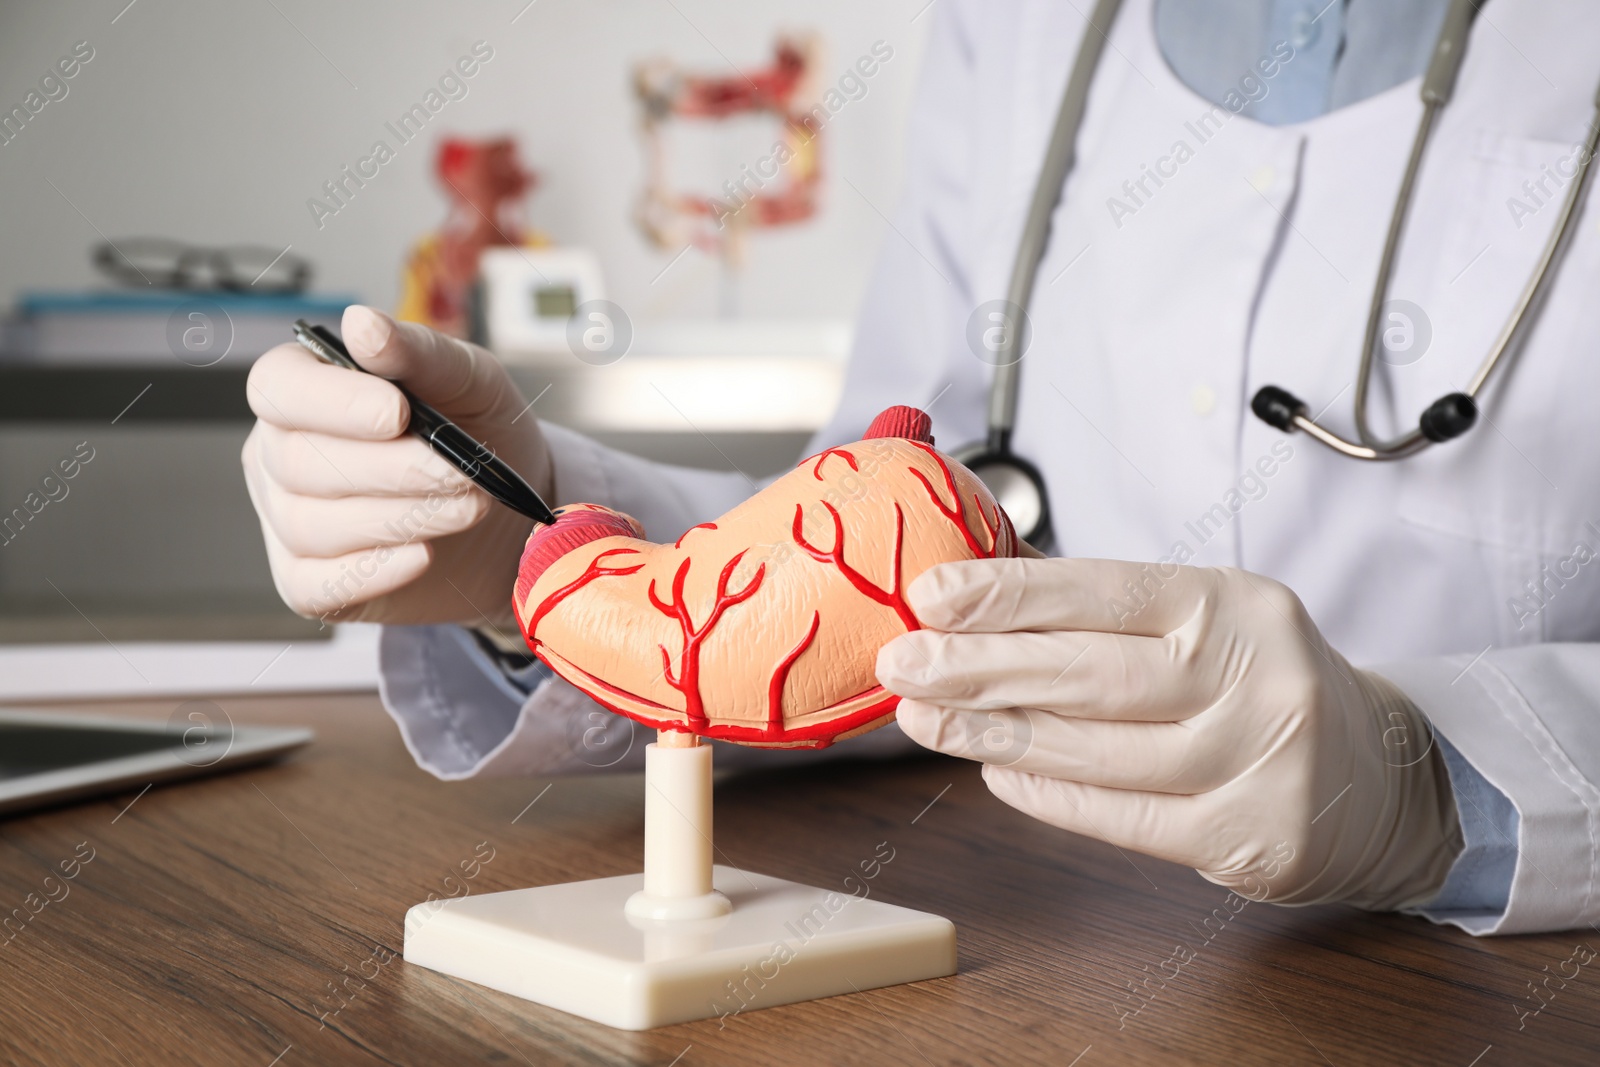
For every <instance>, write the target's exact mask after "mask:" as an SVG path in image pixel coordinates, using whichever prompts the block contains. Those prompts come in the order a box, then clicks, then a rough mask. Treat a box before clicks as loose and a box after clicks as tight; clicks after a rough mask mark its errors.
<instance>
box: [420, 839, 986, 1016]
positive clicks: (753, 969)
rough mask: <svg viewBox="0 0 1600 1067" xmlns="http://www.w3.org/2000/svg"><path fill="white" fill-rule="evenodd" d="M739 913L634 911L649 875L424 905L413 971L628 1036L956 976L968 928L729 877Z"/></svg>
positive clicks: (722, 870) (876, 904)
mask: <svg viewBox="0 0 1600 1067" xmlns="http://www.w3.org/2000/svg"><path fill="white" fill-rule="evenodd" d="M712 881H713V884H714V885H715V886H716V888H717V889H718V890H719V891H721V892H722V893H723V894H725V895H726V896H727V897H728V899H729V900H730V901H731V902H732V903H733V912H732V914H729V915H723V916H720V917H718V918H715V919H696V920H687V921H682V922H673V923H665V922H652V921H649V920H637V919H630V918H629V917H628V916H627V915H626V914H625V913H624V912H623V904H624V903H625V902H626V901H627V899H628V897H629V896H630V895H632V894H633V893H634V892H636V891H638V890H639V889H640V888H641V887H642V886H643V884H644V876H643V875H640V874H627V875H622V876H620V877H617V878H597V879H595V880H593V881H589V882H569V883H566V884H564V885H548V886H540V887H537V888H534V889H514V890H511V891H509V892H505V893H488V894H485V895H482V896H468V897H458V898H456V899H453V900H446V901H442V902H439V903H438V904H436V905H428V904H418V905H417V906H416V907H414V908H412V909H411V910H410V911H409V912H407V913H406V940H405V946H406V947H405V959H406V962H408V963H414V964H417V965H419V966H422V967H427V968H430V969H432V970H435V971H442V972H444V973H445V974H449V975H454V976H455V977H457V978H464V979H466V980H467V981H469V982H476V983H478V984H479V985H485V986H488V987H490V988H491V989H498V990H500V991H501V992H504V993H510V994H512V995H513V996H518V997H522V998H524V999H526V1000H532V1001H536V1002H537V1003H540V1004H545V1005H548V1006H549V1007H552V1008H559V1009H560V1010H561V1011H565V1012H571V1013H572V1014H573V1015H581V1016H583V1017H584V1018H586V1019H593V1020H595V1021H596V1022H601V1023H605V1024H606V1025H608V1026H615V1027H618V1028H620V1029H623V1030H648V1029H650V1028H651V1027H655V1026H665V1025H667V1024H669V1023H681V1022H688V1021H689V1020H691V1019H708V1018H712V1017H717V1016H722V1015H725V1014H732V1013H735V1012H739V1011H750V1010H754V1009H756V1008H768V1007H772V1006H774V1005H777V1004H792V1003H794V1002H795V1001H800V1000H814V999H816V998H818V997H831V996H834V995H836V994H839V993H852V992H856V991H859V990H863V989H873V988H876V987H879V986H887V985H898V984H900V983H901V982H917V981H921V980H923V979H925V978H940V977H943V976H945V975H949V974H955V973H956V930H955V927H954V926H953V925H951V923H950V920H948V919H944V918H941V917H939V916H937V915H929V914H927V913H926V912H920V911H912V910H911V909H909V908H901V907H897V906H895V905H893V904H885V903H883V902H881V901H877V900H870V899H865V900H864V899H860V898H858V897H855V896H852V895H850V894H848V893H836V892H832V891H830V890H826V889H815V888H812V887H811V886H805V885H799V884H797V883H795V882H786V881H784V880H783V879H781V878H770V877H768V876H766V875H764V874H751V873H747V872H745V871H741V870H738V869H737V868H733V867H717V868H715V872H714V874H713V877H712Z"/></svg>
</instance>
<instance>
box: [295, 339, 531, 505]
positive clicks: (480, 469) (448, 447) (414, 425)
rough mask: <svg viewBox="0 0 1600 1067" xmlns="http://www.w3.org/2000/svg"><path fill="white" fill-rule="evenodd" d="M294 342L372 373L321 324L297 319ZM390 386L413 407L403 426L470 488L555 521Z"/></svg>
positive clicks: (507, 476) (444, 423) (459, 436)
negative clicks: (466, 479) (407, 420)
mask: <svg viewBox="0 0 1600 1067" xmlns="http://www.w3.org/2000/svg"><path fill="white" fill-rule="evenodd" d="M294 339H295V340H296V341H299V342H300V344H301V345H302V346H304V347H305V348H306V350H307V351H309V352H310V353H311V354H312V355H314V356H316V357H317V358H318V359H320V360H322V361H323V362H324V363H331V364H333V365H334V366H335V367H344V368H345V369H346V370H354V371H360V372H361V373H363V374H370V373H371V372H370V371H368V370H367V369H366V368H365V367H363V366H361V364H359V363H357V362H356V361H355V360H354V359H352V358H351V357H350V350H349V349H347V348H345V346H344V342H343V341H341V340H339V336H338V335H337V334H335V333H334V332H333V331H332V330H330V329H328V328H327V327H325V326H313V325H311V324H310V323H309V322H307V321H306V320H305V319H296V320H295V323H294ZM391 384H393V385H394V387H395V388H396V389H399V390H400V392H401V394H402V395H404V396H405V398H406V402H407V403H408V404H410V405H411V421H410V422H408V423H407V424H406V429H407V430H409V431H410V432H412V433H414V434H416V435H417V436H418V437H420V438H422V439H423V440H424V441H426V442H428V447H430V448H432V449H433V450H434V451H435V452H437V453H439V455H441V456H443V457H444V458H445V459H446V460H447V461H448V462H449V463H450V465H451V466H452V467H454V468H455V469H456V470H458V471H460V472H461V473H462V474H465V475H466V476H467V477H468V478H471V479H472V481H473V484H475V485H477V486H478V488H480V489H482V490H483V491H484V492H485V493H488V494H489V495H490V496H492V497H494V498H495V499H496V500H498V501H500V503H502V504H504V505H505V506H506V507H508V508H510V509H511V510H512V511H515V512H516V513H517V514H519V515H526V516H527V517H528V518H530V519H532V520H533V521H534V522H542V523H544V524H546V525H549V524H551V523H553V522H555V521H556V516H555V513H554V512H552V511H551V510H550V505H548V504H546V503H545V502H544V501H543V500H542V499H541V498H540V496H539V494H538V493H536V492H534V491H533V487H532V486H531V485H529V484H528V483H527V482H525V481H523V480H522V476H521V475H519V474H518V473H517V472H516V471H514V470H512V469H511V468H510V467H509V466H507V465H506V464H505V462H504V461H502V460H501V459H500V458H499V457H498V456H496V455H495V454H494V453H493V452H491V451H489V449H488V448H487V447H486V446H484V445H482V444H480V443H478V442H477V441H475V440H473V438H472V436H471V435H470V434H468V433H467V432H466V431H465V430H463V429H462V428H461V427H459V426H457V425H456V424H455V423H453V422H451V421H450V420H449V419H447V418H445V417H444V416H443V415H441V414H439V413H438V412H437V411H435V410H434V409H433V408H431V407H429V406H428V405H427V404H424V403H423V402H422V401H420V400H418V399H417V398H416V397H414V396H412V395H411V392H410V391H409V390H408V389H406V387H405V386H403V385H401V384H400V383H399V382H393V383H391Z"/></svg>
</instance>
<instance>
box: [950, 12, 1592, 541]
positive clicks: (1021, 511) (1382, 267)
mask: <svg viewBox="0 0 1600 1067" xmlns="http://www.w3.org/2000/svg"><path fill="white" fill-rule="evenodd" d="M1482 2H1483V0H1451V4H1450V9H1449V11H1448V12H1447V13H1446V14H1445V19H1444V26H1443V28H1442V29H1441V30H1440V31H1439V39H1438V42H1437V43H1436V44H1435V45H1434V48H1433V57H1432V59H1431V60H1430V61H1429V63H1428V69H1427V72H1426V73H1425V74H1424V75H1423V78H1422V104H1423V110H1422V121H1421V123H1420V124H1419V125H1418V127H1417V135H1416V138H1415V139H1414V140H1413V141H1412V144H1411V157H1410V159H1409V161H1408V162H1407V164H1406V170H1405V175H1404V177H1403V178H1402V179H1401V182H1400V193H1399V196H1398V198H1397V199H1396V200H1395V205H1394V212H1393V214H1392V215H1391V216H1390V219H1389V232H1388V236H1387V238H1386V239H1385V241H1384V246H1383V258H1382V260H1381V261H1380V262H1379V265H1378V277H1377V282H1376V283H1375V285H1374V287H1373V292H1372V304H1371V308H1370V310H1369V312H1368V314H1367V331H1366V335H1365V339H1364V345H1363V348H1362V351H1361V363H1360V370H1359V371H1358V373H1357V376H1356V393H1355V427H1356V436H1357V438H1358V439H1357V440H1355V441H1351V440H1348V439H1346V438H1344V437H1341V436H1340V435H1339V434H1337V433H1335V432H1333V431H1332V430H1330V429H1328V428H1327V427H1325V426H1323V425H1321V424H1320V423H1318V422H1317V421H1316V419H1315V418H1313V417H1312V416H1311V415H1309V414H1308V411H1309V410H1310V409H1309V408H1307V406H1306V404H1305V402H1304V401H1302V400H1300V399H1299V398H1298V397H1296V396H1295V395H1294V394H1293V393H1291V392H1289V391H1288V390H1287V389H1283V388H1280V387H1279V386H1276V385H1266V386H1262V387H1261V389H1260V390H1259V391H1258V392H1257V393H1256V395H1255V397H1254V398H1253V399H1252V400H1251V401H1250V409H1251V410H1252V411H1253V412H1255V414H1256V417H1257V418H1259V419H1261V420H1262V421H1263V422H1266V423H1268V424H1269V425H1271V426H1275V427H1276V428H1278V429H1280V430H1282V431H1284V432H1285V433H1292V432H1294V431H1295V430H1297V429H1298V430H1303V431H1304V432H1305V433H1307V434H1308V435H1310V436H1311V437H1312V438H1313V439H1315V440H1316V441H1319V442H1321V443H1322V444H1324V445H1326V446H1327V447H1329V448H1331V449H1333V450H1334V451H1335V452H1338V453H1340V454H1342V455H1346V456H1350V457H1351V458H1353V459H1364V460H1391V459H1404V458H1405V457H1407V456H1412V455H1415V454H1416V453H1418V452H1420V451H1422V450H1423V449H1425V448H1427V447H1428V446H1429V445H1432V444H1439V443H1442V442H1444V441H1449V440H1452V439H1453V438H1456V437H1460V436H1461V435H1462V434H1464V433H1466V432H1467V431H1468V430H1469V429H1471V428H1472V425H1473V423H1474V422H1475V421H1477V417H1478V401H1477V397H1478V394H1479V393H1480V392H1481V391H1482V390H1483V387H1484V385H1485V383H1487V382H1488V380H1489V376H1490V375H1491V374H1493V373H1494V371H1495V369H1496V367H1497V366H1499V364H1500V363H1501V362H1502V361H1504V362H1506V363H1507V364H1508V365H1509V364H1510V362H1511V360H1512V358H1513V357H1514V355H1515V353H1516V351H1517V349H1518V348H1519V347H1520V345H1521V342H1522V340H1523V339H1524V337H1525V336H1526V333H1527V328H1528V327H1529V325H1531V321H1532V320H1531V313H1532V312H1533V311H1534V310H1535V308H1536V307H1537V305H1538V303H1539V301H1540V300H1541V299H1542V297H1543V295H1544V292H1545V289H1546V288H1547V283H1548V282H1549V280H1550V278H1551V277H1552V271H1553V268H1554V266H1555V264H1556V261H1557V260H1559V259H1560V258H1561V255H1562V253H1563V252H1564V251H1565V249H1566V246H1567V243H1568V241H1569V239H1570V238H1571V235H1572V230H1573V222H1574V221H1575V220H1576V218H1577V215H1578V207H1579V205H1580V204H1581V203H1582V202H1583V198H1584V195H1585V190H1586V188H1587V186H1588V178H1589V161H1590V160H1591V159H1593V158H1594V154H1595V152H1596V150H1597V149H1600V89H1597V90H1596V95H1595V116H1594V119H1593V120H1592V121H1591V122H1590V126H1589V134H1588V139H1587V141H1586V142H1585V144H1584V148H1583V152H1582V154H1581V156H1580V158H1579V164H1578V173H1577V174H1576V175H1575V176H1574V179H1573V181H1572V182H1571V184H1570V187H1569V188H1568V191H1567V196H1566V199H1565V201H1564V202H1563V203H1562V205H1561V214H1560V216H1559V217H1558V219H1557V221H1556V226H1555V231H1554V233H1552V234H1551V236H1550V240H1549V241H1548V242H1547V243H1546V244H1545V247H1544V252H1543V254H1542V255H1541V256H1540V257H1539V262H1538V265H1537V266H1536V267H1535V269H1534V272H1533V275H1532V276H1531V277H1530V278H1529V279H1528V284H1527V285H1526V286H1525V287H1524V288H1523V290H1522V293H1521V295H1520V296H1519V297H1518V298H1517V302H1516V305H1515V306H1514V307H1513V308H1512V311H1511V315H1510V317H1509V318H1508V319H1507V320H1506V324H1505V327H1504V328H1503V329H1502V330H1501V331H1500V335H1499V336H1498V337H1497V338H1496V339H1495V341H1494V345H1493V346H1492V347H1491V348H1490V350H1489V354H1488V355H1487V356H1485V357H1484V360H1483V363H1482V364H1481V365H1480V366H1479V367H1478V371H1477V373H1476V374H1474V375H1473V376H1472V380H1471V381H1470V382H1468V383H1467V387H1466V389H1465V390H1464V391H1462V392H1459V393H1450V394H1448V395H1447V396H1442V397H1440V398H1439V399H1438V400H1435V401H1434V402H1433V403H1432V404H1429V405H1428V407H1427V409H1426V410H1425V411H1423V413H1422V416H1421V418H1420V419H1418V421H1417V427H1416V429H1414V430H1410V431H1408V432H1406V433H1404V434H1401V435H1400V436H1398V437H1395V438H1393V439H1392V440H1388V441H1384V440H1380V439H1379V438H1378V437H1377V436H1376V435H1374V434H1373V432H1372V428H1371V425H1370V424H1369V423H1368V421H1367V394H1368V391H1369V388H1370V386H1371V384H1372V365H1373V359H1374V356H1375V355H1376V352H1377V348H1378V345H1379V343H1380V337H1381V333H1382V329H1383V323H1384V305H1385V303H1386V301H1387V299H1388V289H1389V275H1390V273H1391V271H1392V270H1393V267H1394V261H1395V257H1396V255H1397V254H1398V253H1399V249H1400V236H1401V233H1402V232H1403V231H1404V229H1405V220H1406V214H1407V211H1408V210H1409V209H1410V207H1411V200H1412V195H1413V190H1414V186H1415V184H1416V179H1417V173H1418V172H1419V171H1420V170H1421V166H1422V157H1423V152H1424V150H1425V149H1426V147H1427V144H1428V139H1429V137H1430V136H1431V135H1432V133H1433V127H1434V124H1435V122H1436V121H1437V119H1438V117H1439V112H1440V111H1442V110H1443V109H1444V106H1445V105H1446V104H1447V103H1448V102H1449V100H1450V96H1451V93H1452V92H1453V91H1454V90H1455V84H1456V76H1457V75H1458V74H1459V73H1460V71H1461V63H1462V60H1463V58H1464V57H1465V54H1466V42H1467V35H1468V31H1469V30H1470V29H1471V28H1472V20H1473V19H1474V18H1475V17H1476V16H1477V13H1478V7H1479V6H1480V4H1481V3H1482ZM1121 7H1122V0H1099V3H1098V4H1097V5H1096V7H1095V9H1094V13H1093V14H1092V15H1091V16H1090V25H1089V27H1088V29H1087V30H1085V32H1084V35H1083V41H1082V43H1081V44H1080V45H1079V46H1078V56H1077V59H1076V61H1075V62H1074V64H1073V67H1072V73H1071V75H1070V76H1069V77H1068V78H1067V88H1066V92H1065V93H1064V94H1063V96H1062V98H1061V107H1060V110H1059V111H1057V113H1056V121H1055V127H1054V129H1053V130H1052V131H1051V134H1050V142H1049V146H1048V147H1047V148H1046V150H1045V157H1044V165H1043V166H1042V167H1041V168H1040V170H1039V180H1038V184H1037V185H1035V186H1034V190H1033V199H1032V201H1031V202H1030V204H1029V206H1028V214H1027V217H1026V220H1025V221H1024V223H1023V227H1022V239H1021V241H1020V242H1018V245H1017V255H1016V260H1015V261H1014V263H1013V265H1012V268H1011V283H1010V285H1009V286H1008V287H1007V289H1006V305H1005V307H1006V310H1005V312H1004V314H1005V316H1006V320H1007V321H1006V323H1005V326H1004V328H1003V329H1002V330H1001V331H999V340H998V343H997V344H996V345H995V346H994V347H993V351H992V354H993V356H994V359H993V362H994V363H995V373H994V378H993V380H992V382H991V384H990V387H989V412H988V436H987V438H986V439H985V440H983V441H977V442H973V443H972V444H970V445H967V446H965V447H963V448H961V449H959V450H957V452H956V453H955V456H956V458H957V459H959V460H961V462H963V463H964V464H966V465H967V467H968V468H970V469H971V470H972V471H973V473H975V474H976V475H977V476H978V477H979V478H980V479H982V480H983V482H984V484H985V485H987V486H988V487H989V490H990V492H992V493H993V494H994V496H995V499H996V500H998V501H999V502H1000V504H1001V506H1002V507H1004V508H1005V509H1006V514H1008V515H1009V516H1010V517H1011V521H1012V524H1013V525H1014V526H1015V527H1016V529H1017V532H1018V534H1020V535H1021V536H1022V538H1023V539H1024V540H1026V541H1028V542H1029V543H1030V544H1033V545H1034V546H1036V547H1039V546H1042V545H1044V544H1045V543H1046V542H1047V541H1048V540H1049V539H1050V532H1051V531H1050V502H1049V496H1048V494H1047V493H1046V491H1045V485H1044V479H1043V477H1042V476H1041V475H1040V473H1039V469H1038V468H1037V467H1035V466H1034V465H1033V464H1032V463H1029V462H1028V461H1027V460H1025V459H1023V458H1022V457H1021V456H1019V455H1017V454H1016V453H1014V452H1013V451H1012V450H1011V434H1012V429H1013V428H1014V427H1015V425H1016V419H1017V394H1018V387H1019V383H1020V374H1019V372H1020V369H1021V363H1022V357H1023V355H1024V354H1025V348H1026V343H1025V342H1026V338H1027V309H1028V305H1029V302H1030V300H1031V298H1032V295H1033V285H1034V278H1035V275H1036V274H1037V273H1038V270H1039V264H1040V262H1041V261H1042V260H1043V259H1044V253H1045V248H1046V246H1047V245H1048V244H1049V240H1050V219H1051V216H1052V215H1054V213H1055V210H1056V206H1057V204H1058V203H1059V202H1060V199H1061V190H1062V185H1063V184H1064V183H1065V181H1066V177H1067V173H1068V172H1069V171H1070V170H1071V169H1072V164H1073V159H1074V152H1075V145H1076V143H1077V138H1078V129H1079V127H1080V126H1081V125H1082V122H1083V112H1084V107H1085V105H1086V104H1087V103H1088V99H1089V86H1090V83H1091V82H1092V81H1093V80H1094V74H1095V70H1096V68H1097V67H1098V66H1099V64H1100V56H1101V54H1102V53H1103V52H1104V50H1105V45H1106V42H1107V39H1108V37H1107V35H1108V34H1109V33H1110V32H1111V26H1112V23H1113V22H1115V21H1116V17H1117V12H1118V11H1119V10H1120V9H1121Z"/></svg>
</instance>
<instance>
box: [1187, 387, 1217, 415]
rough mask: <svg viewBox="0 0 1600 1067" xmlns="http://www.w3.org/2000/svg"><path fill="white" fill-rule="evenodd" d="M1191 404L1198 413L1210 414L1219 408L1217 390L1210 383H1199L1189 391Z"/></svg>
mask: <svg viewBox="0 0 1600 1067" xmlns="http://www.w3.org/2000/svg"><path fill="white" fill-rule="evenodd" d="M1189 405H1190V406H1191V407H1192V408H1194V413H1195V414H1196V415H1201V416H1205V415H1209V414H1211V413H1212V412H1213V411H1215V410H1216V409H1217V391H1216V390H1215V389H1213V388H1211V387H1210V386H1209V385H1197V386H1195V387H1194V389H1193V390H1191V391H1190V393H1189Z"/></svg>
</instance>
